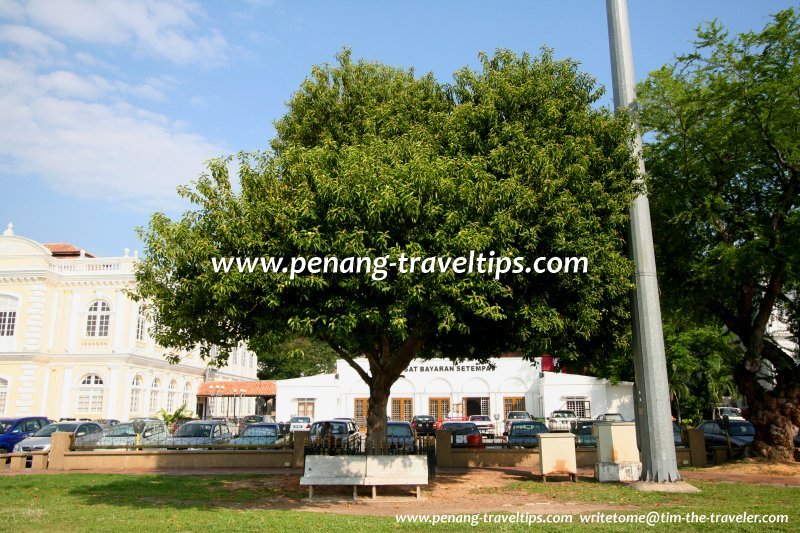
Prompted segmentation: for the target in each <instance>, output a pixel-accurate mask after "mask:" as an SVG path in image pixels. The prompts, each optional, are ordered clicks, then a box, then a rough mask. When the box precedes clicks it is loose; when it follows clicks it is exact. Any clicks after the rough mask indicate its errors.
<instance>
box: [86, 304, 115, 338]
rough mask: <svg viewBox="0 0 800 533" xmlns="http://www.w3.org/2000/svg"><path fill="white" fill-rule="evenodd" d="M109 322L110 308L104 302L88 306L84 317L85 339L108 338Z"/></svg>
mask: <svg viewBox="0 0 800 533" xmlns="http://www.w3.org/2000/svg"><path fill="white" fill-rule="evenodd" d="M110 320H111V307H109V306H108V304H107V303H105V302H100V301H97V302H94V303H93V304H92V305H90V306H89V315H88V316H87V317H86V336H87V337H108V323H109V321H110Z"/></svg>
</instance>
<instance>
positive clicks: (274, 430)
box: [231, 422, 279, 446]
mask: <svg viewBox="0 0 800 533" xmlns="http://www.w3.org/2000/svg"><path fill="white" fill-rule="evenodd" d="M278 433H279V431H278V424H277V423H276V422H255V423H252V424H250V425H248V426H246V427H245V428H244V429H243V430H242V431H241V433H239V435H238V436H236V437H234V438H233V439H231V444H233V445H235V446H244V445H251V446H252V445H270V444H277V442H278V439H279V435H278Z"/></svg>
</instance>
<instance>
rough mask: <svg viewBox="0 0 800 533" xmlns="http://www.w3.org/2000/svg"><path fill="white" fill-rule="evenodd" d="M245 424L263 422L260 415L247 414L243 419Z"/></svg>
mask: <svg viewBox="0 0 800 533" xmlns="http://www.w3.org/2000/svg"><path fill="white" fill-rule="evenodd" d="M242 422H244V423H245V424H253V423H254V422H261V417H260V416H246V417H244V418H243V419H242Z"/></svg>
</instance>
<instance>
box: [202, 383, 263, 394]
mask: <svg viewBox="0 0 800 533" xmlns="http://www.w3.org/2000/svg"><path fill="white" fill-rule="evenodd" d="M217 387H220V388H219V389H217ZM242 390H244V392H241V391H242ZM276 391H277V387H276V386H275V382H274V381H209V382H208V383H201V384H200V386H199V387H198V388H197V395H198V396H239V395H241V396H244V397H247V396H275V394H276Z"/></svg>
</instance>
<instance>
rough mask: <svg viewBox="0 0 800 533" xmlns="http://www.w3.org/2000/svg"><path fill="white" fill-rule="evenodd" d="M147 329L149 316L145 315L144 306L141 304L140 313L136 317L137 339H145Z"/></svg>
mask: <svg viewBox="0 0 800 533" xmlns="http://www.w3.org/2000/svg"><path fill="white" fill-rule="evenodd" d="M146 331H147V316H146V315H145V311H144V306H143V305H140V306H139V315H138V316H137V317H136V340H137V341H143V340H144V334H145V332H146Z"/></svg>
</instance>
